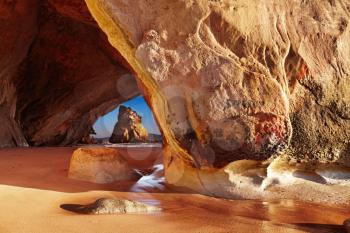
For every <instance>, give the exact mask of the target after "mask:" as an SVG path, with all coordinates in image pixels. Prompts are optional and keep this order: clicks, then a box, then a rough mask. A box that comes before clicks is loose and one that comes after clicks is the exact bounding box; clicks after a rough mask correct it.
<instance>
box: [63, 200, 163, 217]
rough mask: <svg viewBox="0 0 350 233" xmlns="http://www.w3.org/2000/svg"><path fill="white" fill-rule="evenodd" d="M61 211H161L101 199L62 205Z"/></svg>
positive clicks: (140, 204) (84, 212)
mask: <svg viewBox="0 0 350 233" xmlns="http://www.w3.org/2000/svg"><path fill="white" fill-rule="evenodd" d="M61 208H62V209H65V210H68V211H72V212H75V213H78V214H94V215H97V214H137V213H155V212H159V211H160V210H161V209H160V208H158V207H155V206H151V205H147V204H144V203H142V202H138V201H129V200H120V199H110V198H101V199H98V200H96V201H95V202H94V203H91V204H88V205H78V204H63V205H61Z"/></svg>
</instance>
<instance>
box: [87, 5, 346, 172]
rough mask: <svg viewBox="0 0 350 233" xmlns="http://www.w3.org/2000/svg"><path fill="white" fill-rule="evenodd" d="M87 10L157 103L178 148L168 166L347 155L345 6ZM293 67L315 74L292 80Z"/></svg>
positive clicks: (109, 7) (162, 122) (156, 109)
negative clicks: (177, 161) (289, 151)
mask: <svg viewBox="0 0 350 233" xmlns="http://www.w3.org/2000/svg"><path fill="white" fill-rule="evenodd" d="M86 2H87V4H88V7H89V9H90V11H91V12H92V14H93V16H94V17H95V19H96V20H97V21H98V23H99V25H100V27H101V28H102V29H103V30H104V31H105V32H106V33H107V34H108V35H109V40H110V42H111V43H112V45H113V46H114V47H115V48H116V49H118V50H119V51H120V52H121V53H122V55H123V56H124V57H125V58H126V59H127V60H128V62H129V63H130V64H131V65H132V66H133V68H134V69H135V71H136V72H137V73H138V78H139V79H140V80H142V84H143V85H144V89H145V92H146V93H148V94H149V95H150V96H151V97H152V98H150V104H151V106H152V108H153V110H154V112H155V114H156V117H157V119H158V121H159V122H160V125H161V128H162V130H163V132H164V135H165V137H166V139H167V142H168V143H169V149H170V150H172V152H171V153H169V156H170V157H169V158H168V159H167V161H171V160H172V159H173V157H174V156H180V157H182V158H183V160H185V161H187V162H188V161H190V163H191V164H192V166H199V167H205V166H214V167H223V166H225V165H227V164H228V163H230V162H232V161H235V160H240V159H259V160H264V159H267V158H269V157H271V156H272V155H274V154H276V153H279V152H281V151H283V150H284V149H285V148H287V147H288V146H289V145H290V143H291V142H292V146H293V148H296V149H297V150H298V152H296V153H295V154H297V155H301V156H304V157H307V156H308V154H312V152H313V151H318V153H317V156H316V157H317V159H323V158H325V157H327V156H332V155H329V152H328V151H329V149H330V148H333V149H334V148H337V151H338V152H339V153H338V155H334V156H333V157H336V156H338V158H337V159H339V156H342V155H343V156H344V154H346V153H347V151H348V146H349V144H348V138H349V132H350V128H349V127H350V121H349V119H348V117H347V109H348V108H349V106H348V105H349V104H348V103H349V100H350V96H349V94H348V93H350V92H349V90H348V88H347V87H348V86H349V84H350V78H349V69H350V68H349V67H350V66H349V64H350V61H349V59H348V57H347V56H346V55H344V54H346V53H349V46H347V44H348V43H347V42H348V41H349V37H350V35H349V27H348V26H347V25H348V20H347V19H348V15H349V9H348V6H347V5H346V4H345V3H343V1H339V2H334V1H332V2H304V1H295V2H293V3H290V2H289V1H273V0H272V1H263V2H259V3H258V4H257V3H256V2H255V1H207V0H195V1H172V2H169V1H166V0H157V1H156V2H152V3H149V2H147V1H144V0H138V1H135V2H133V3H129V4H128V3H125V2H124V1H122V0H104V1H101V0H98V1H93V0H86ZM344 4H345V5H344ZM154 6H157V7H156V8H155V7H154ZM261 9H265V10H263V11H262V10H261ZM141 12H142V13H141ZM155 12H156V13H155ZM326 15H327V16H326ZM175 18H176V19H179V20H176V21H174V19H175ZM179 25H182V26H181V27H179ZM325 25H337V26H334V27H333V26H332V27H328V26H325ZM304 38H307V39H304ZM134 51H136V52H134ZM287 64H288V65H289V67H290V65H291V64H292V66H294V69H297V70H298V69H304V70H305V67H307V68H308V69H307V70H308V73H309V74H310V75H309V76H308V77H306V78H305V79H303V78H304V77H299V76H298V77H295V76H296V75H293V72H289V71H290V69H288V67H287ZM287 72H288V75H289V76H287V75H286V73H287ZM295 73H296V74H302V73H305V76H306V72H299V70H298V71H297V72H295ZM301 76H304V75H301ZM295 80H296V81H295ZM295 85H296V86H295ZM290 88H291V90H293V93H291V90H290ZM306 109H307V110H306ZM320 124H322V127H321V129H320V127H319V125H320ZM293 127H294V128H295V129H296V130H297V131H298V132H295V134H294V135H295V137H292V129H293ZM305 128H307V130H306V132H303V130H304V129H305ZM294 131H295V130H294ZM298 140H302V141H303V142H301V141H298ZM300 144H303V146H302V147H300V146H299V145H300ZM326 160H327V159H326ZM328 160H329V159H328Z"/></svg>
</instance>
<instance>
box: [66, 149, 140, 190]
mask: <svg viewBox="0 0 350 233" xmlns="http://www.w3.org/2000/svg"><path fill="white" fill-rule="evenodd" d="M68 176H69V178H72V179H77V180H84V181H90V182H93V183H99V184H104V183H112V182H115V181H121V180H133V179H137V178H139V177H140V176H139V175H137V174H136V173H135V172H134V170H132V169H131V168H130V167H129V165H128V163H127V161H126V159H124V157H122V156H121V155H120V154H119V153H118V151H117V150H115V149H111V148H103V147H100V148H79V149H77V150H75V151H74V153H73V155H72V158H71V161H70V165H69V172H68Z"/></svg>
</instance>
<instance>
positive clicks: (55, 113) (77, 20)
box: [0, 0, 139, 147]
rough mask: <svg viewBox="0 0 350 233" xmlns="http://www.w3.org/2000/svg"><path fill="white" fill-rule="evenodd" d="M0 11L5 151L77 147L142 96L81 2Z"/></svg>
mask: <svg viewBox="0 0 350 233" xmlns="http://www.w3.org/2000/svg"><path fill="white" fill-rule="evenodd" d="M0 12H1V16H0V17H1V19H0V20H1V26H0V38H1V44H0V47H1V48H0V51H1V53H0V70H1V73H0V75H1V77H0V82H1V85H0V88H1V91H0V119H1V122H2V126H0V147H7V146H21V145H27V143H29V144H30V145H35V146H40V145H68V144H73V143H76V142H78V141H80V140H81V139H82V138H83V137H84V136H85V135H86V133H87V130H88V129H90V128H91V127H92V124H93V123H94V122H95V121H96V119H97V118H98V117H100V116H101V115H103V114H105V113H107V112H109V111H111V110H112V109H113V108H115V107H116V106H117V105H118V104H120V103H122V102H123V101H125V100H127V99H129V98H131V97H133V96H136V95H138V94H139V89H138V87H137V83H136V81H135V79H134V77H133V75H132V73H131V72H130V69H129V68H128V65H127V63H126V62H124V59H123V58H122V57H121V56H120V55H119V53H118V52H117V51H116V50H115V49H114V48H113V47H112V46H110V45H109V43H108V41H107V39H106V36H105V35H104V34H103V33H102V32H101V30H100V29H99V28H98V27H97V25H96V23H95V21H94V20H93V18H92V17H91V15H90V13H89V11H88V9H87V7H86V4H85V3H84V2H83V1H35V0H23V1H2V2H1V3H0Z"/></svg>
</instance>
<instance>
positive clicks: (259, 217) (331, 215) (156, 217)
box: [0, 148, 350, 233]
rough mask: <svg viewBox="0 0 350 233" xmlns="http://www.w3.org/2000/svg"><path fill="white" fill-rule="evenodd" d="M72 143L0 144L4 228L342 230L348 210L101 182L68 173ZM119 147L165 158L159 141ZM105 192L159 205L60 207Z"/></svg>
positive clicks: (139, 164) (130, 153) (3, 231)
mask: <svg viewBox="0 0 350 233" xmlns="http://www.w3.org/2000/svg"><path fill="white" fill-rule="evenodd" d="M74 149H75V148H16V149H3V150H1V151H0V203H1V208H0V233H19V232H23V233H41V232H43V233H50V232H52V233H56V232H57V233H58V232H65V233H80V232H81V233H89V232H94V233H96V232H98V233H110V232H138V233H139V232H175V233H176V232H204V233H206V232H345V231H344V230H343V228H342V226H341V224H342V223H343V221H344V220H345V219H346V218H349V216H350V208H349V206H327V205H316V204H309V203H302V202H296V201H292V200H280V201H274V202H267V201H257V200H224V199H217V198H213V197H206V196H203V195H199V194H184V193H176V192H174V191H173V190H171V189H169V188H166V187H165V186H164V184H163V182H162V181H159V182H158V183H157V181H155V182H149V183H147V182H146V183H145V182H136V181H128V182H116V183H112V184H108V185H105V184H104V185H100V184H93V183H89V182H83V181H77V180H71V179H68V178H67V169H68V164H69V161H70V156H71V154H72V152H73V150H74ZM118 150H120V152H121V153H122V154H123V155H124V156H125V157H126V158H127V159H128V161H129V163H130V164H132V166H133V167H135V168H147V167H151V166H152V165H153V164H154V163H159V162H160V157H161V148H148V149H146V150H144V149H140V148H126V149H125V148H124V149H123V148H118ZM147 150H148V151H147ZM142 151H143V152H142ZM138 153H139V154H143V156H144V157H143V158H142V157H140V155H139V156H137V154H138ZM145 161H148V162H145ZM101 197H107V198H108V197H109V198H111V197H116V198H126V199H129V200H138V201H142V202H145V203H147V204H152V205H156V206H159V207H161V208H162V211H161V212H160V213H156V214H128V215H102V216H92V215H77V214H74V213H70V212H67V211H65V210H63V209H61V208H60V205H61V204H65V203H76V204H87V203H90V202H93V201H94V200H96V199H98V198H101ZM325 204H326V203H325Z"/></svg>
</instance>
